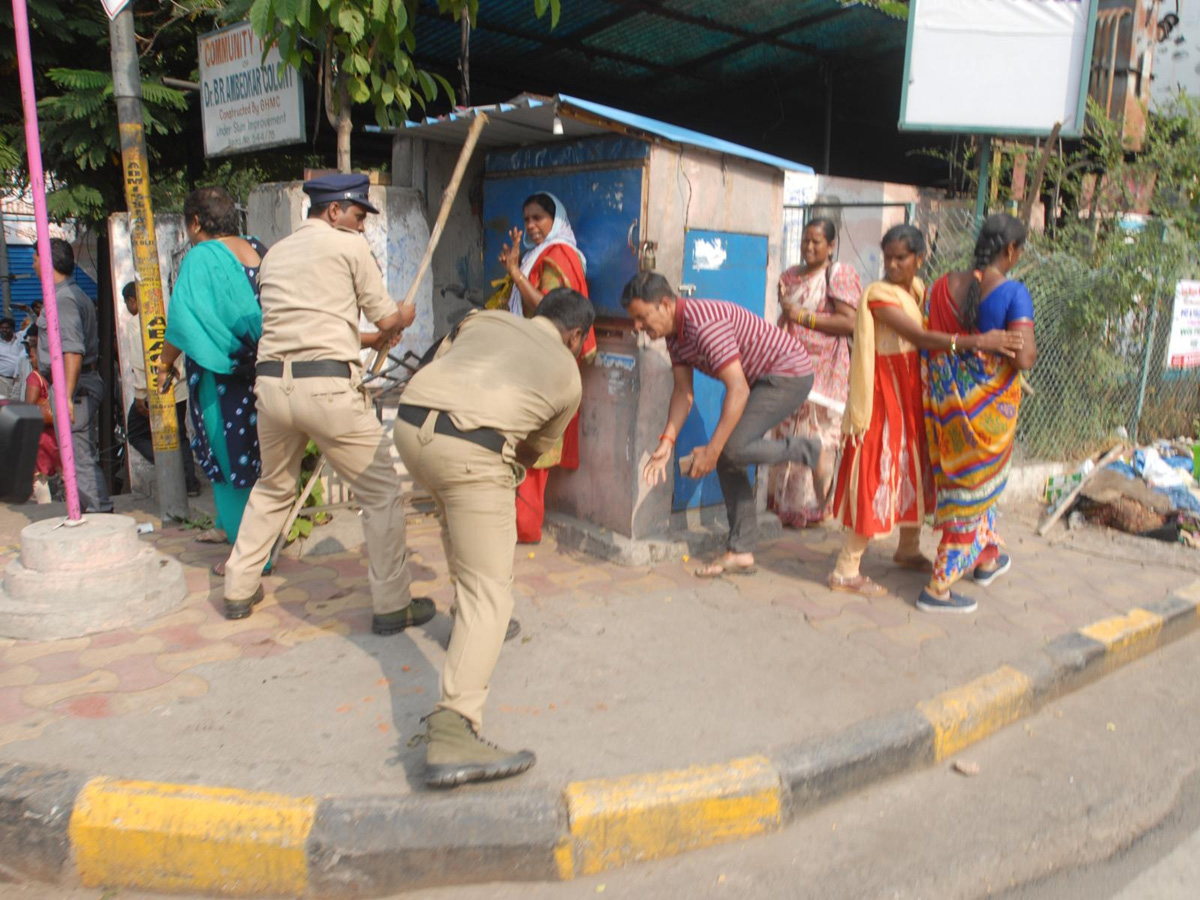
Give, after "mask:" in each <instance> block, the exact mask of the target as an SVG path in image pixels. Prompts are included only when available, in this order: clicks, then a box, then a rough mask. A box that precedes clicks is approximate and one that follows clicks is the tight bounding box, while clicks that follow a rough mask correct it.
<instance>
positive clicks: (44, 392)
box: [25, 324, 62, 503]
mask: <svg viewBox="0 0 1200 900" xmlns="http://www.w3.org/2000/svg"><path fill="white" fill-rule="evenodd" d="M25 349H26V351H27V352H28V353H29V359H30V361H31V362H32V363H33V368H32V370H31V371H30V373H29V375H28V377H26V379H25V402H26V403H30V404H36V405H37V407H38V408H39V409H40V410H41V411H42V422H43V423H44V424H43V427H42V435H41V437H40V438H39V439H38V451H37V467H36V468H35V469H34V474H33V497H34V500H36V501H37V502H38V503H49V502H50V499H51V498H50V485H49V479H50V478H51V477H52V476H54V475H58V474H60V473H61V472H62V458H61V457H60V456H59V453H58V438H57V437H56V436H55V434H54V416H53V414H52V413H51V412H50V385H49V384H48V383H47V382H46V379H45V378H44V377H42V374H41V373H40V372H39V371H38V369H37V355H38V327H37V325H36V324H34V325H30V326H29V328H28V330H27V331H26V332H25Z"/></svg>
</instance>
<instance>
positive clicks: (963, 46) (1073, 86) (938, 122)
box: [900, 0, 1098, 137]
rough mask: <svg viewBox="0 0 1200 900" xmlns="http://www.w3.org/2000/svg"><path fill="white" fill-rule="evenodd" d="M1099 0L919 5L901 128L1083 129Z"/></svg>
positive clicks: (911, 18)
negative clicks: (1057, 126)
mask: <svg viewBox="0 0 1200 900" xmlns="http://www.w3.org/2000/svg"><path fill="white" fill-rule="evenodd" d="M1097 2H1098V0H913V2H912V3H911V5H910V6H909V14H908V48H907V54H906V57H905V64H904V89H903V96H902V99H901V102H900V128H901V129H904V130H908V131H953V132H972V133H976V134H1019V135H1046V134H1049V133H1050V130H1051V129H1052V128H1053V127H1054V123H1055V122H1061V123H1062V134H1063V136H1064V137H1075V136H1078V135H1079V134H1080V133H1081V132H1082V129H1083V118H1084V96H1085V94H1086V91H1087V78H1086V72H1087V69H1088V66H1089V62H1090V60H1091V42H1092V38H1093V34H1094V31H1095V18H1096V16H1095V13H1096V9H1095V7H1096V4H1097Z"/></svg>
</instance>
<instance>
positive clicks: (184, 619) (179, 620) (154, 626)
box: [133, 606, 208, 634]
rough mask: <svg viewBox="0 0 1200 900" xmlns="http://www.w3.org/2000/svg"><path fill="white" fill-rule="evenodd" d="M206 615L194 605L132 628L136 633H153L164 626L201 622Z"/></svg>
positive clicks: (170, 626) (173, 626)
mask: <svg viewBox="0 0 1200 900" xmlns="http://www.w3.org/2000/svg"><path fill="white" fill-rule="evenodd" d="M206 618H208V616H207V615H206V614H205V611H204V610H203V609H200V608H198V607H195V606H189V607H187V608H185V609H181V610H179V612H175V613H171V614H170V615H169V616H163V617H162V618H161V619H157V620H155V621H153V622H149V623H147V624H145V625H142V626H139V627H138V628H135V629H133V630H134V631H136V632H137V633H138V634H154V633H155V632H156V631H162V630H163V629H164V628H177V627H179V626H181V625H196V624H197V623H199V622H203V621H204V620H205V619H206Z"/></svg>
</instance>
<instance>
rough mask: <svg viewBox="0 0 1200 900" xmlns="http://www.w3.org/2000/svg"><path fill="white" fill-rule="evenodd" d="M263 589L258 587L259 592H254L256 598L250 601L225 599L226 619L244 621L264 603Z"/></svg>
mask: <svg viewBox="0 0 1200 900" xmlns="http://www.w3.org/2000/svg"><path fill="white" fill-rule="evenodd" d="M262 598H263V589H262V585H261V584H260V585H259V586H258V590H257V591H255V592H254V596H253V597H251V598H249V599H248V600H230V599H229V598H228V597H226V598H225V618H227V619H244V618H246V616H248V615H250V613H251V611H253V609H254V607H255V606H257V605H258V604H259V603H262Z"/></svg>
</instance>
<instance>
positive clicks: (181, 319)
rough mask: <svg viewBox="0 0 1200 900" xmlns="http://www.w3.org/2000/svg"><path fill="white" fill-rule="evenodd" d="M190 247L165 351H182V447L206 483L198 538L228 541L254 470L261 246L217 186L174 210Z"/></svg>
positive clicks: (169, 359) (166, 354) (168, 356)
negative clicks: (208, 515)
mask: <svg viewBox="0 0 1200 900" xmlns="http://www.w3.org/2000/svg"><path fill="white" fill-rule="evenodd" d="M183 217H184V222H185V225H186V227H187V233H188V239H189V240H190V241H191V243H192V248H191V250H189V251H188V254H187V256H185V257H184V258H183V264H182V265H181V266H180V268H179V276H178V278H177V279H176V281H175V286H174V288H173V289H172V291H171V304H170V308H169V310H168V314H167V346H166V349H165V350H164V351H163V354H162V359H163V360H165V362H166V364H167V365H171V364H173V363H174V361H175V357H177V356H178V355H179V354H180V353H181V352H182V353H184V354H186V356H187V360H186V369H187V378H188V387H189V389H190V391H191V397H192V403H191V404H189V405H190V407H191V413H192V425H193V428H194V430H195V433H196V436H195V438H193V440H192V448H193V449H194V450H195V453H196V458H197V460H199V462H200V465H201V467H202V468H203V469H204V471H205V473H206V474H207V475H208V477H209V479H210V480H211V481H212V485H213V500H214V502H215V504H216V508H217V515H216V522H215V523H214V524H215V527H214V528H212V529H211V530H209V531H206V532H204V533H202V534H201V535H200V536H199V537H198V540H201V541H207V542H211V543H226V542H227V543H230V544H232V543H233V542H234V541H235V540H237V533H238V528H239V526H240V525H241V522H242V513H243V511H244V510H245V508H246V501H247V500H249V499H250V488H252V487H253V486H254V482H255V481H257V480H258V476H259V474H260V473H261V471H262V464H261V462H260V460H259V455H258V428H257V427H256V425H257V415H256V413H255V407H254V361H255V357H256V356H257V353H258V339H259V337H260V336H261V335H262V308H261V307H260V306H259V302H258V267H259V265H260V264H261V263H262V255H263V254H264V253H265V252H266V249H265V248H264V247H263V246H262V244H260V243H259V242H258V241H257V240H256V239H255V238H244V237H239V236H238V231H239V230H240V228H239V220H238V212H237V206H236V204H235V203H234V200H233V198H232V197H231V196H230V195H229V193H228V192H227V191H225V190H224V189H223V188H219V187H209V188H200V189H199V190H196V191H193V192H192V193H191V194H189V195H188V197H187V200H185V201H184V205H183Z"/></svg>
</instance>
